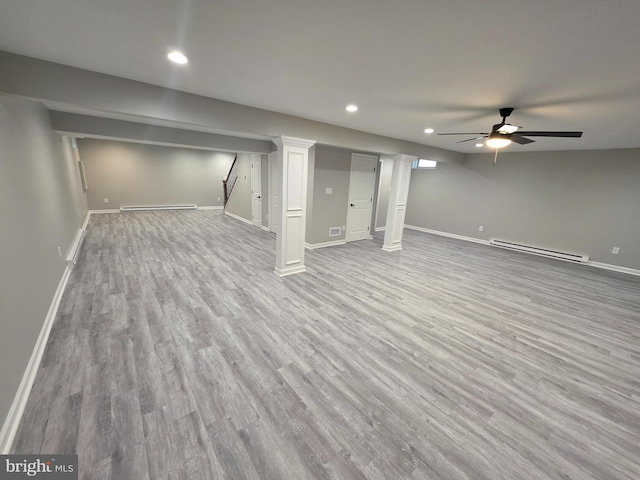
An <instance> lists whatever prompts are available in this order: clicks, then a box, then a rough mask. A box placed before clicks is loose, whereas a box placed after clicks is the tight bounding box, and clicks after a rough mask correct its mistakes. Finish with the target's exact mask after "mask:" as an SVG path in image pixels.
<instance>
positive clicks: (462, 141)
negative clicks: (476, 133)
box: [456, 135, 487, 143]
mask: <svg viewBox="0 0 640 480" xmlns="http://www.w3.org/2000/svg"><path fill="white" fill-rule="evenodd" d="M481 138H487V135H483V136H481V137H473V138H467V139H466V140H460V141H459V142H456V143H464V142H471V141H473V140H480V139H481Z"/></svg>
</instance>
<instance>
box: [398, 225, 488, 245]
mask: <svg viewBox="0 0 640 480" xmlns="http://www.w3.org/2000/svg"><path fill="white" fill-rule="evenodd" d="M404 228H408V229H409V230H415V231H417V232H424V233H432V234H433V235H440V236H441V237H449V238H456V239H458V240H465V241H467V242H473V243H480V244H482V245H489V240H483V239H481V238H473V237H465V236H464V235H457V234H455V233H447V232H441V231H439V230H431V229H429V228H424V227H416V226H415V225H407V224H405V226H404Z"/></svg>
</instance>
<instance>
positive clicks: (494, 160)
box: [493, 148, 499, 165]
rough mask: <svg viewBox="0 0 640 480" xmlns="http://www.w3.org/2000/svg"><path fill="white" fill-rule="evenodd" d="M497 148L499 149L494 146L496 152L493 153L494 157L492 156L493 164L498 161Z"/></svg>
mask: <svg viewBox="0 0 640 480" xmlns="http://www.w3.org/2000/svg"><path fill="white" fill-rule="evenodd" d="M498 150H499V149H497V148H496V154H495V155H494V157H493V164H494V165H495V164H496V162H497V161H498Z"/></svg>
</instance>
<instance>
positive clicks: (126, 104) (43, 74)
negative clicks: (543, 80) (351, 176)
mask: <svg viewBox="0 0 640 480" xmlns="http://www.w3.org/2000/svg"><path fill="white" fill-rule="evenodd" d="M0 71H2V75H0V92H5V93H10V94H13V95H21V96H25V97H30V98H37V99H41V100H48V101H50V102H55V103H57V104H61V105H66V106H67V107H68V106H74V107H76V108H80V109H82V110H83V111H87V112H93V113H94V114H95V115H97V114H98V113H101V112H109V116H111V117H114V116H116V115H117V116H118V118H121V119H123V120H131V121H140V122H142V121H143V120H146V122H147V123H151V122H149V119H154V122H170V123H171V124H175V125H182V126H184V127H185V128H189V127H198V128H200V129H206V130H208V131H217V132H237V133H242V134H246V136H253V137H254V138H255V137H256V136H257V137H258V138H259V139H263V140H267V139H271V138H273V137H277V136H279V135H289V136H295V137H300V138H309V139H313V140H316V141H317V142H319V143H323V144H327V145H335V146H339V147H342V148H349V149H355V150H363V151H370V152H371V151H373V152H384V153H389V154H395V153H404V154H407V155H416V156H418V157H421V158H432V159H434V160H438V161H440V162H454V163H461V162H462V161H463V155H462V154H461V153H457V152H452V151H449V150H444V149H441V148H436V147H431V146H428V145H421V144H417V143H413V142H407V141H404V140H398V139H394V138H389V137H384V136H381V135H375V134H371V133H366V132H361V131H358V130H352V129H348V128H343V127H338V126H335V125H329V124H326V123H322V122H315V121H311V120H307V119H303V118H300V117H294V116H291V115H285V114H281V113H276V112H271V111H268V110H261V109H258V108H252V107H247V106H244V105H239V104H235V103H230V102H224V101H221V100H216V99H213V98H207V97H202V96H199V95H193V94H189V93H184V92H178V91H176V90H169V89H166V88H162V87H157V86H154V85H149V84H145V83H142V82H136V81H133V80H126V79H123V78H118V77H114V76H110V75H104V74H101V73H97V72H90V71H88V70H82V69H79V68H74V67H69V66H65V65H60V64H56V63H52V62H46V61H43V60H37V59H34V58H29V57H24V56H21V55H16V54H13V53H8V52H2V51H0ZM143 123H144V122H143ZM198 128H193V129H194V130H198ZM107 135H108V134H107Z"/></svg>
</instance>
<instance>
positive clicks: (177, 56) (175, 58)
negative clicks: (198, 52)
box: [167, 50, 189, 65]
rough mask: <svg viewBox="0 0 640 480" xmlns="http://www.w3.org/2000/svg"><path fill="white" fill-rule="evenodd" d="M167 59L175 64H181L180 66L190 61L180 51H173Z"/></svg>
mask: <svg viewBox="0 0 640 480" xmlns="http://www.w3.org/2000/svg"><path fill="white" fill-rule="evenodd" d="M167 58H168V59H169V60H171V61H172V62H173V63H179V64H180V65H184V64H185V63H187V62H188V61H189V59H188V58H187V57H186V56H185V55H184V53H182V52H179V51H178V50H173V51H171V52H169V53H168V54H167Z"/></svg>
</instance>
